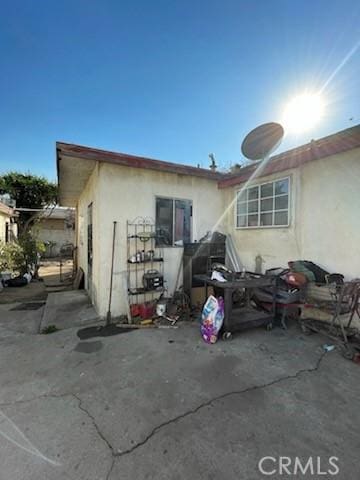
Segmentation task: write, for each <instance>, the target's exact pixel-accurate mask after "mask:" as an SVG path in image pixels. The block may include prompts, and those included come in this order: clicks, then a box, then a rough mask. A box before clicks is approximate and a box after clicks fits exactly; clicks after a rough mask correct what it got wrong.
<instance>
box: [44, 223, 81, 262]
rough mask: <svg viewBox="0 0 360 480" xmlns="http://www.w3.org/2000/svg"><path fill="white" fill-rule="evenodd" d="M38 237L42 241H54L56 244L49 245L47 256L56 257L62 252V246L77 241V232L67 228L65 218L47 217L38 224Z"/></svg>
mask: <svg viewBox="0 0 360 480" xmlns="http://www.w3.org/2000/svg"><path fill="white" fill-rule="evenodd" d="M37 237H38V239H39V240H40V241H41V242H52V243H53V244H54V245H53V246H52V247H51V248H50V247H47V250H46V256H47V257H50V256H52V257H55V256H57V255H59V254H60V248H61V246H62V245H64V244H66V243H72V244H74V243H75V232H74V230H73V229H72V228H67V227H66V225H65V221H64V219H60V218H47V219H43V220H41V221H40V222H39V223H38V224H37Z"/></svg>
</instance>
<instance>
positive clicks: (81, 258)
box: [76, 164, 102, 306]
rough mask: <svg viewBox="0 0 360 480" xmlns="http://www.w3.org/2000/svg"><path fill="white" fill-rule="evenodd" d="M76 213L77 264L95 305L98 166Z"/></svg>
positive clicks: (98, 243)
mask: <svg viewBox="0 0 360 480" xmlns="http://www.w3.org/2000/svg"><path fill="white" fill-rule="evenodd" d="M91 203H92V204H93V268H92V279H91V280H90V279H89V276H88V258H87V212H88V206H89V205H90V204H91ZM76 208H77V214H76V246H77V254H76V255H77V265H78V267H81V268H82V269H83V270H84V274H85V288H86V290H87V291H88V293H89V296H90V297H91V300H92V302H93V303H94V305H95V306H97V305H98V304H99V298H98V296H99V292H100V291H101V290H102V285H101V283H100V282H101V278H100V276H99V269H100V264H101V261H100V255H99V250H100V224H99V218H100V209H99V166H98V164H97V165H96V166H95V168H94V170H93V172H92V174H91V176H90V178H89V180H88V182H87V184H86V187H85V189H84V190H83V192H82V194H81V196H80V198H79V201H78V204H77V207H76Z"/></svg>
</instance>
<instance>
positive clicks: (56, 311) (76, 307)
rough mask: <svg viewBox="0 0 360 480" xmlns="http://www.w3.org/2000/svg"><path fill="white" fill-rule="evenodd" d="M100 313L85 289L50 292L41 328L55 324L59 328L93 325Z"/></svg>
mask: <svg viewBox="0 0 360 480" xmlns="http://www.w3.org/2000/svg"><path fill="white" fill-rule="evenodd" d="M98 321H99V318H98V315H97V313H96V311H95V309H94V307H93V306H92V305H91V303H90V301H89V297H88V296H87V294H86V292H85V291H84V290H69V291H64V292H54V293H49V295H48V298H47V302H46V305H45V310H44V315H43V318H42V321H41V329H44V328H46V327H48V326H49V325H55V326H56V327H57V328H58V329H60V330H62V329H64V328H72V327H76V326H84V325H93V324H94V323H97V322H98Z"/></svg>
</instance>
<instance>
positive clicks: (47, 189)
mask: <svg viewBox="0 0 360 480" xmlns="http://www.w3.org/2000/svg"><path fill="white" fill-rule="evenodd" d="M4 193H8V194H9V195H10V196H11V198H13V199H14V200H16V206H17V208H43V207H45V206H46V205H52V204H56V200H57V185H56V184H55V183H53V182H49V180H47V179H46V178H45V177H41V176H37V175H32V174H30V173H20V172H8V173H5V174H3V175H0V194H4ZM33 217H34V214H33V213H32V212H20V216H19V219H18V224H19V231H20V232H22V231H24V230H26V229H27V227H29V226H31V224H32V220H35V217H34V218H33Z"/></svg>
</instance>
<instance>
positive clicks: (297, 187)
mask: <svg viewBox="0 0 360 480" xmlns="http://www.w3.org/2000/svg"><path fill="white" fill-rule="evenodd" d="M287 176H289V177H290V181H291V197H290V225H289V227H287V228H254V229H236V228H235V203H234V204H233V205H232V206H231V207H229V211H228V214H227V216H226V221H227V229H228V231H229V232H231V233H232V235H233V237H234V241H235V244H236V246H237V249H238V252H239V255H240V258H241V260H242V262H243V263H244V265H245V267H246V268H247V269H248V270H254V269H255V257H256V256H257V255H261V257H262V259H263V261H264V264H263V271H264V270H265V269H268V268H272V267H278V266H283V267H286V266H287V262H288V261H289V260H296V259H305V260H311V261H313V262H315V263H318V264H319V265H320V266H322V267H324V268H325V269H326V270H329V271H330V272H340V273H343V274H344V275H345V276H346V277H347V278H354V277H359V276H360V255H359V245H360V216H359V213H358V209H359V207H360V188H359V181H360V149H354V150H351V151H348V152H345V153H342V154H338V155H333V156H331V157H327V158H324V159H321V160H315V161H313V162H309V163H306V164H304V165H302V166H301V167H300V168H297V169H294V170H288V171H285V172H281V173H277V174H275V175H271V176H267V177H261V178H258V179H255V180H253V181H252V182H251V183H250V184H249V185H256V184H258V183H264V182H266V181H268V180H269V181H271V180H276V179H280V178H284V177H287ZM240 188H241V186H237V187H236V188H228V189H226V190H227V191H226V205H228V206H229V205H230V204H231V202H233V201H234V199H235V192H236V191H237V190H239V189H240Z"/></svg>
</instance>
